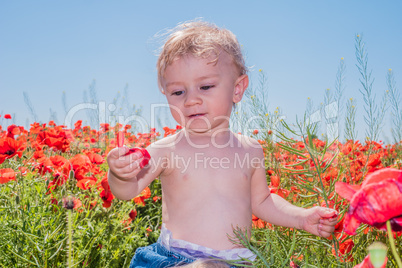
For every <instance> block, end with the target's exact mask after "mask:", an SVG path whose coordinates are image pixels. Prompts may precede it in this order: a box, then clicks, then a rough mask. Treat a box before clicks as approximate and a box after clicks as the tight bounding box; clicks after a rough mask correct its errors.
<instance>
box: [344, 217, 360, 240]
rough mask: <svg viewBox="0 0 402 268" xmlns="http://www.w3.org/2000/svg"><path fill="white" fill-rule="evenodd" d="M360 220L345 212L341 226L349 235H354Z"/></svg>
mask: <svg viewBox="0 0 402 268" xmlns="http://www.w3.org/2000/svg"><path fill="white" fill-rule="evenodd" d="M359 225H360V221H359V220H358V219H357V218H356V217H355V216H354V215H353V214H349V212H348V214H346V216H345V219H344V221H343V228H344V231H345V233H347V234H349V235H355V234H356V229H357V227H359Z"/></svg>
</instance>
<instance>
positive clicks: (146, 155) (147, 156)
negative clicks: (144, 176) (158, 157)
mask: <svg viewBox="0 0 402 268" xmlns="http://www.w3.org/2000/svg"><path fill="white" fill-rule="evenodd" d="M137 151H139V152H140V153H141V154H142V157H143V158H144V159H143V160H142V161H141V163H140V168H143V167H145V166H146V165H148V163H149V160H150V159H151V155H150V154H149V153H148V151H147V150H146V149H144V148H131V149H130V150H129V151H128V152H127V153H126V154H125V155H129V154H133V153H135V152H137Z"/></svg>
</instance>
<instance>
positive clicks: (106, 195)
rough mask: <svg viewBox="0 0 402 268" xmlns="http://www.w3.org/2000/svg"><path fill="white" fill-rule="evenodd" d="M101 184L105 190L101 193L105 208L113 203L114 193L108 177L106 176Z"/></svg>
mask: <svg viewBox="0 0 402 268" xmlns="http://www.w3.org/2000/svg"><path fill="white" fill-rule="evenodd" d="M101 186H102V188H103V190H102V192H101V193H100V194H99V195H100V197H101V198H102V200H103V204H102V205H103V207H104V208H108V207H110V206H111V205H112V200H113V199H114V195H113V194H112V191H111V190H110V186H109V182H108V181H107V177H105V178H104V179H103V180H102V181H101Z"/></svg>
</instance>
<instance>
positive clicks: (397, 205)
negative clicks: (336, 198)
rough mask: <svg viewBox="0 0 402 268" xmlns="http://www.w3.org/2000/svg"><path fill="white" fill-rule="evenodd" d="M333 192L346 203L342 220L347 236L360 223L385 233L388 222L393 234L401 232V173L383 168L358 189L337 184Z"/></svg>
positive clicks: (340, 183) (354, 186) (370, 175)
mask: <svg viewBox="0 0 402 268" xmlns="http://www.w3.org/2000/svg"><path fill="white" fill-rule="evenodd" d="M335 189H336V192H337V193H338V194H339V195H340V196H342V197H343V198H345V199H347V200H349V201H350V206H349V211H348V212H347V214H346V216H345V219H344V230H345V232H346V233H347V234H350V235H354V234H356V229H357V227H359V225H360V223H366V224H369V225H371V226H374V227H377V228H379V229H382V230H386V222H387V221H388V220H390V221H391V227H392V230H393V231H401V230H402V202H401V200H402V170H397V169H393V168H383V169H380V170H377V171H375V172H373V173H371V174H369V175H367V177H366V178H365V180H364V181H363V183H362V185H361V186H359V185H349V184H346V183H344V182H337V183H336V184H335Z"/></svg>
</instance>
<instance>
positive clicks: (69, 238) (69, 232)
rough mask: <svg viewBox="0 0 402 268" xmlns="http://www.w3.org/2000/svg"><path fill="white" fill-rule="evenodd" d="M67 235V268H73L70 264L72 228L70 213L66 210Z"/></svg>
mask: <svg viewBox="0 0 402 268" xmlns="http://www.w3.org/2000/svg"><path fill="white" fill-rule="evenodd" d="M67 235H68V240H67V243H68V246H67V247H68V256H67V267H69V268H70V267H73V263H72V252H73V227H72V211H71V209H67Z"/></svg>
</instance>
